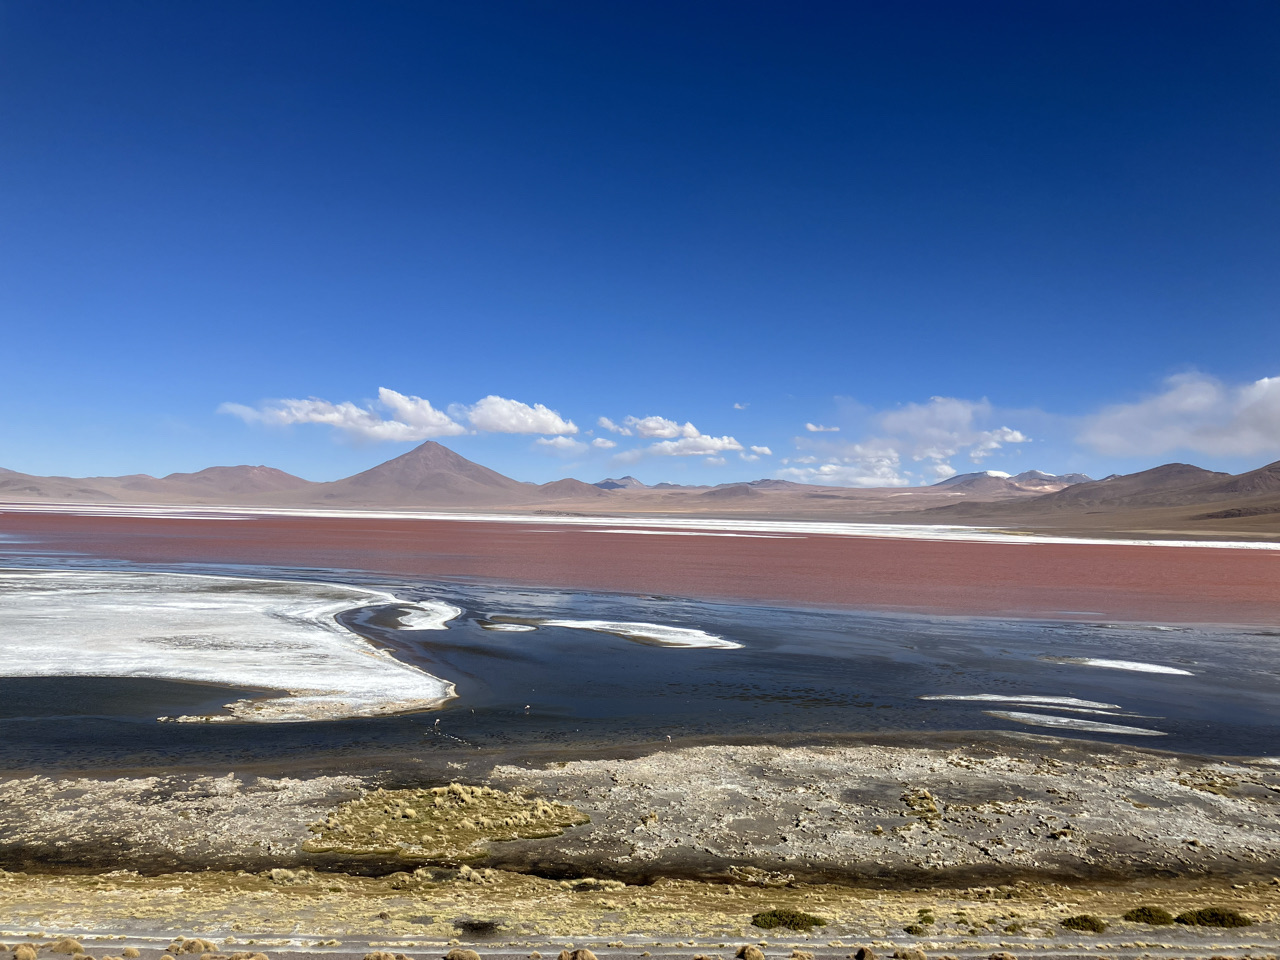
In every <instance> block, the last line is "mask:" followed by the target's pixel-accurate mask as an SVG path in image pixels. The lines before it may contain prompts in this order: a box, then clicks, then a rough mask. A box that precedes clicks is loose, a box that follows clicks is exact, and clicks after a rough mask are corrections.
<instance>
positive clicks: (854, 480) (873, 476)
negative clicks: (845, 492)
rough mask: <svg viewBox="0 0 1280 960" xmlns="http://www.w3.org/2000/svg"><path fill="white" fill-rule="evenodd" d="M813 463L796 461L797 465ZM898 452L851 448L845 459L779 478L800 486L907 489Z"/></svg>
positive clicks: (784, 472)
mask: <svg viewBox="0 0 1280 960" xmlns="http://www.w3.org/2000/svg"><path fill="white" fill-rule="evenodd" d="M802 461H805V462H812V461H811V459H810V460H807V459H806V458H797V460H796V461H794V462H802ZM901 463H902V459H901V457H900V456H899V455H898V451H897V450H894V449H893V448H891V447H876V446H862V445H860V444H850V445H849V446H848V447H847V448H846V452H845V456H843V457H839V458H832V459H831V460H829V461H828V462H827V463H824V464H821V465H819V466H816V467H813V466H804V467H787V468H785V469H783V470H779V471H778V476H780V477H784V478H787V479H791V480H797V481H799V482H800V483H816V484H822V485H824V486H833V487H905V486H906V485H907V484H909V483H910V482H911V481H910V479H908V478H907V477H905V476H903V474H902V473H901V471H900V469H899V468H900V466H901Z"/></svg>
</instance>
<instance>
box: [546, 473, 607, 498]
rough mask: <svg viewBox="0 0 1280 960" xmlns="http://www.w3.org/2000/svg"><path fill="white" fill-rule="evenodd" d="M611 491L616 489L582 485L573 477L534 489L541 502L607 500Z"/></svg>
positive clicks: (590, 484) (588, 484) (589, 484)
mask: <svg viewBox="0 0 1280 960" xmlns="http://www.w3.org/2000/svg"><path fill="white" fill-rule="evenodd" d="M611 489H618V488H617V487H603V488H602V487H600V486H599V485H597V484H594V483H583V482H582V481H581V480H575V479H573V477H565V478H564V479H563V480H552V481H551V482H550V483H543V484H539V485H538V486H537V487H536V488H535V490H536V492H537V496H538V498H539V499H541V500H569V499H576V500H608V499H609V491H610V490H611Z"/></svg>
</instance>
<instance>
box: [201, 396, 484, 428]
mask: <svg viewBox="0 0 1280 960" xmlns="http://www.w3.org/2000/svg"><path fill="white" fill-rule="evenodd" d="M378 402H379V404H380V405H381V406H383V407H385V408H386V409H388V410H389V411H391V413H392V416H391V417H383V416H381V415H379V414H378V413H376V412H375V411H374V410H373V408H372V406H364V407H361V406H357V405H356V404H354V403H352V402H351V401H349V400H346V401H343V402H342V403H331V402H329V401H328V400H320V399H318V398H316V397H310V398H308V399H306V400H297V399H292V400H276V401H273V402H272V403H269V404H265V405H264V406H262V407H259V408H254V407H248V406H245V405H244V404H240V403H224V404H222V405H221V406H220V407H218V412H219V413H229V414H231V415H232V416H236V417H239V418H240V419H241V420H243V421H245V422H246V423H262V424H266V425H268V426H287V425H290V424H294V423H321V424H325V425H327V426H330V427H333V428H335V429H337V430H341V431H342V432H344V433H346V434H349V435H350V436H353V437H358V438H360V439H364V440H392V441H400V442H404V441H416V440H429V439H431V438H432V437H446V436H457V435H458V434H462V433H466V432H467V428H466V427H464V426H463V425H462V424H460V423H458V422H456V421H455V420H453V419H452V418H451V417H450V416H449V415H448V414H446V413H445V412H444V411H442V410H437V409H436V408H435V407H433V406H432V405H431V403H430V402H429V401H427V400H424V399H422V398H421V397H414V396H406V395H405V394H402V393H397V392H396V391H395V390H389V389H387V388H386V387H382V388H381V389H379V390H378Z"/></svg>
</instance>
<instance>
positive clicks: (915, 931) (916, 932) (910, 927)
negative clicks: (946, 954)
mask: <svg viewBox="0 0 1280 960" xmlns="http://www.w3.org/2000/svg"><path fill="white" fill-rule="evenodd" d="M902 932H903V933H909V934H911V935H912V936H913V937H923V936H924V935H925V934H926V933H928V932H929V931H927V930H926V929H925V928H924V927H922V926H921V925H920V924H918V923H908V924H907V925H906V926H905V927H903V928H902Z"/></svg>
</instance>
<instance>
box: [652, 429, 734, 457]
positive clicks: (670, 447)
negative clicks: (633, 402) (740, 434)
mask: <svg viewBox="0 0 1280 960" xmlns="http://www.w3.org/2000/svg"><path fill="white" fill-rule="evenodd" d="M741 449H742V444H740V443H739V442H738V441H737V440H735V439H734V438H733V437H707V436H703V435H701V434H699V435H698V436H696V437H681V438H680V439H679V440H661V441H659V442H658V443H652V444H650V445H649V446H648V447H647V448H646V450H647V451H648V452H649V453H652V454H654V455H655V456H659V457H696V456H701V455H703V454H716V453H724V452H725V451H726V450H741Z"/></svg>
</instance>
